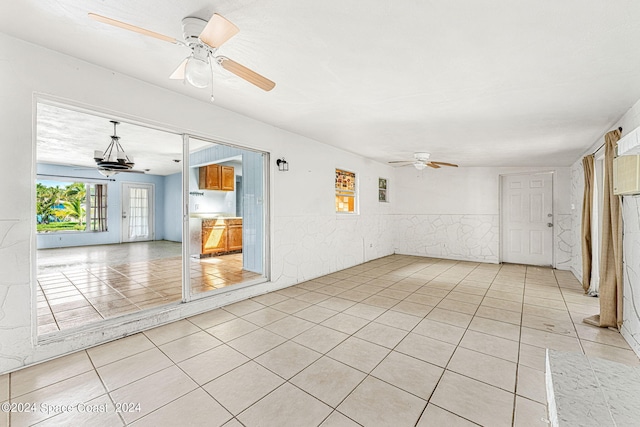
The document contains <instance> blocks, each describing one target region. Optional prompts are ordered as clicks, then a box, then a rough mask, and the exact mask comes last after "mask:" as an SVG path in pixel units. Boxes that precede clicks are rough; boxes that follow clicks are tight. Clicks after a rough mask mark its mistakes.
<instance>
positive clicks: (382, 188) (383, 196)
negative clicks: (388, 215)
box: [378, 178, 389, 202]
mask: <svg viewBox="0 0 640 427" xmlns="http://www.w3.org/2000/svg"><path fill="white" fill-rule="evenodd" d="M378 201H379V202H388V201H389V198H388V194H387V178H378Z"/></svg>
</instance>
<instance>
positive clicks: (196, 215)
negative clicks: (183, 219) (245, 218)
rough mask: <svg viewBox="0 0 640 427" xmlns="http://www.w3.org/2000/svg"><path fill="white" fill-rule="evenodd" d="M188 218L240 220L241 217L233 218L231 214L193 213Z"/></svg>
mask: <svg viewBox="0 0 640 427" xmlns="http://www.w3.org/2000/svg"><path fill="white" fill-rule="evenodd" d="M189 218H200V219H242V217H241V216H235V215H232V214H226V213H222V212H194V213H191V214H190V215H189Z"/></svg>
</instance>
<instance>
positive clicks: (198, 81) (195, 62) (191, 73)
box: [184, 49, 211, 89]
mask: <svg viewBox="0 0 640 427" xmlns="http://www.w3.org/2000/svg"><path fill="white" fill-rule="evenodd" d="M184 78H185V79H186V80H187V81H188V82H189V84H191V86H193V87H197V88H199V89H202V88H205V87H207V86H209V84H211V64H210V63H209V56H208V53H205V54H204V55H202V54H201V53H200V52H197V49H195V50H194V52H193V54H192V55H191V56H190V57H189V59H187V64H186V65H185V67H184Z"/></svg>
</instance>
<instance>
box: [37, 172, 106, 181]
mask: <svg viewBox="0 0 640 427" xmlns="http://www.w3.org/2000/svg"><path fill="white" fill-rule="evenodd" d="M37 175H38V176H49V177H52V178H73V179H88V180H89V181H113V182H115V179H113V178H85V177H83V176H71V175H50V174H46V173H39V174H37Z"/></svg>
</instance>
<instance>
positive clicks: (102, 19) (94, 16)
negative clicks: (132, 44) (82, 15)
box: [89, 13, 179, 44]
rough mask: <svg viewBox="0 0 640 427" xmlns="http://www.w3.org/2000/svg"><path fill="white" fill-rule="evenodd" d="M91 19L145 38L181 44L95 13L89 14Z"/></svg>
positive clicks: (161, 35)
mask: <svg viewBox="0 0 640 427" xmlns="http://www.w3.org/2000/svg"><path fill="white" fill-rule="evenodd" d="M89 18H91V19H93V20H95V21H98V22H102V23H103V24H109V25H113V26H115V27H119V28H123V29H125V30H129V31H133V32H136V33H139V34H143V35H145V36H149V37H154V38H156V39H158V40H163V41H166V42H169V43H173V44H179V42H178V41H177V40H176V39H175V38H173V37H169V36H165V35H164V34H160V33H156V32H155V31H151V30H147V29H145V28H142V27H137V26H135V25H131V24H127V23H126V22H122V21H118V20H117V19H113V18H107V17H106V16H102V15H98V14H95V13H89Z"/></svg>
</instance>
